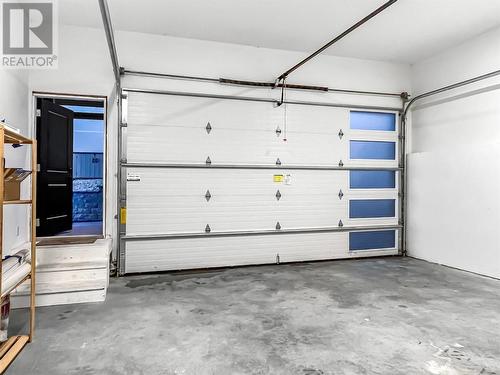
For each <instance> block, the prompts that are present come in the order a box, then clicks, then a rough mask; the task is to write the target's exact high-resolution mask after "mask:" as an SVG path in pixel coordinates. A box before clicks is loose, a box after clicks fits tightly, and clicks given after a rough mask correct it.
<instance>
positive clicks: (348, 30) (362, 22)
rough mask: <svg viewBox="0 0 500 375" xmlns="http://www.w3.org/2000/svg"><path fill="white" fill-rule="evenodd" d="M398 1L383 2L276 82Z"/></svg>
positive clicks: (277, 81)
mask: <svg viewBox="0 0 500 375" xmlns="http://www.w3.org/2000/svg"><path fill="white" fill-rule="evenodd" d="M397 1H398V0H390V1H388V2H386V3H385V4H383V5H382V6H380V7H379V8H377V9H375V10H374V11H373V12H371V13H370V14H369V15H367V16H366V17H364V18H363V19H361V20H359V21H358V22H356V23H355V24H354V25H352V26H351V27H349V28H348V29H347V30H345V31H344V32H343V33H341V34H339V35H338V36H336V37H335V38H333V39H332V40H331V41H329V42H328V43H326V44H325V45H324V46H323V47H321V48H320V49H318V50H317V51H315V52H313V53H312V54H310V55H309V56H307V57H306V58H305V59H303V60H302V61H300V62H299V63H297V64H295V65H294V66H292V67H291V68H290V69H288V70H287V71H286V72H285V73H283V74H282V75H280V76H279V77H278V78H277V79H276V83H279V82H280V81H284V80H285V79H286V78H287V77H288V76H289V75H290V73H292V72H293V71H295V70H297V69H298V68H300V67H301V66H302V65H304V64H305V63H307V62H308V61H309V60H311V59H313V58H314V57H316V56H317V55H319V54H320V53H321V52H323V51H324V50H326V49H327V48H329V47H331V46H332V45H333V44H335V43H337V42H338V41H339V40H340V39H342V38H344V37H345V36H347V35H348V34H350V33H351V32H353V31H354V30H356V29H357V28H358V27H360V26H362V25H363V24H365V23H366V22H368V21H369V20H371V19H372V18H373V17H375V16H376V15H377V14H379V13H381V12H383V11H384V10H385V9H387V8H389V7H390V6H391V5H392V4H394V3H395V2H397Z"/></svg>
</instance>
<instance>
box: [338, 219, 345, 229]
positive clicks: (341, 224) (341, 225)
mask: <svg viewBox="0 0 500 375" xmlns="http://www.w3.org/2000/svg"><path fill="white" fill-rule="evenodd" d="M343 226H344V223H343V222H342V220H339V228H342V227H343Z"/></svg>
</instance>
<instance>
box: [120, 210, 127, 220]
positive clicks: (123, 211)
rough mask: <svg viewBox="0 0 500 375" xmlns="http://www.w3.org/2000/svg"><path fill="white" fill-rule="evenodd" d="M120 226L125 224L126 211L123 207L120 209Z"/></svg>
mask: <svg viewBox="0 0 500 375" xmlns="http://www.w3.org/2000/svg"><path fill="white" fill-rule="evenodd" d="M120 224H127V209H126V208H125V207H122V208H120Z"/></svg>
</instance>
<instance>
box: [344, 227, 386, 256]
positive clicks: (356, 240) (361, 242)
mask: <svg viewBox="0 0 500 375" xmlns="http://www.w3.org/2000/svg"><path fill="white" fill-rule="evenodd" d="M395 247H396V231H395V230H380V231H369V232H350V233H349V250H350V251H355V250H377V249H393V248H395Z"/></svg>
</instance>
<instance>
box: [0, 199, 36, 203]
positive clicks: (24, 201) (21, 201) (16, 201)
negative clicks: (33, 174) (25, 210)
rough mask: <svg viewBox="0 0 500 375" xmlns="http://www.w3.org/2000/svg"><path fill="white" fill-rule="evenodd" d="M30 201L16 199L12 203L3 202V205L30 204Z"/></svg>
mask: <svg viewBox="0 0 500 375" xmlns="http://www.w3.org/2000/svg"><path fill="white" fill-rule="evenodd" d="M31 203H32V201H31V199H18V200H13V201H3V204H31Z"/></svg>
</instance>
